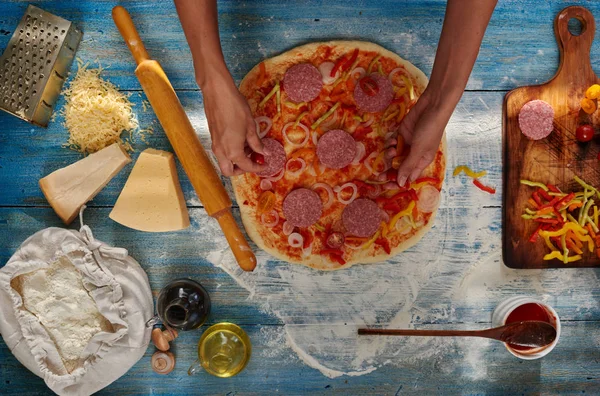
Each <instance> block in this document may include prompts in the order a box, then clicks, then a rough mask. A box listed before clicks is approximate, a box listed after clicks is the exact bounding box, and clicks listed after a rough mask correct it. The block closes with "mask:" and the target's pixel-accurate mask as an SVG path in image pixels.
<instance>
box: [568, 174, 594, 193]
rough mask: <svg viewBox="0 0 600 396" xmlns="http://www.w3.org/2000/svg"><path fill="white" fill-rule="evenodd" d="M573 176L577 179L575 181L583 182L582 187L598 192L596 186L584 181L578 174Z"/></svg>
mask: <svg viewBox="0 0 600 396" xmlns="http://www.w3.org/2000/svg"><path fill="white" fill-rule="evenodd" d="M573 178H574V179H575V181H576V182H577V183H579V184H581V187H583V188H586V189H588V190H592V191H594V192H596V189H595V188H594V187H592V186H590V185H589V184H587V183H586V182H584V181H583V180H581V179H580V178H579V177H578V176H575V177H573Z"/></svg>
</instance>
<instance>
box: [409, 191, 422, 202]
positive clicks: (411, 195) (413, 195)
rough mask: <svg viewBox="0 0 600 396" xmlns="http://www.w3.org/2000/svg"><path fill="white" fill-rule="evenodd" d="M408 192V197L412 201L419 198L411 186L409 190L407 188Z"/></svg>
mask: <svg viewBox="0 0 600 396" xmlns="http://www.w3.org/2000/svg"><path fill="white" fill-rule="evenodd" d="M408 192H409V194H410V198H411V199H412V200H413V201H418V200H419V196H418V195H417V193H416V192H415V190H413V189H412V188H411V189H410V190H408Z"/></svg>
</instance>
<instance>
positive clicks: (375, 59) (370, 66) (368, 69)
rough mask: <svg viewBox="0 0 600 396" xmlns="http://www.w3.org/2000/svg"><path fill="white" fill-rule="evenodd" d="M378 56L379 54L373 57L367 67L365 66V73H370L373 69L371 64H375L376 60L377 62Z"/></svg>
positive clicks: (379, 56)
mask: <svg viewBox="0 0 600 396" xmlns="http://www.w3.org/2000/svg"><path fill="white" fill-rule="evenodd" d="M379 58H381V55H377V56H376V57H375V58H373V60H372V61H371V63H369V67H368V68H367V75H369V74H371V71H372V70H373V66H375V64H376V63H377V62H379Z"/></svg>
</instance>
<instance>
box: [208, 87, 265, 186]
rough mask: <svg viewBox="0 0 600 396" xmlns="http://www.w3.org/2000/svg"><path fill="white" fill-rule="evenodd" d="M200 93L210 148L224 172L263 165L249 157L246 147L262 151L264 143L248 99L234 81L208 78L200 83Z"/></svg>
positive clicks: (251, 169)
mask: <svg viewBox="0 0 600 396" xmlns="http://www.w3.org/2000/svg"><path fill="white" fill-rule="evenodd" d="M202 94H203V96H204V111H205V113H206V119H207V121H208V129H209V131H210V136H211V139H212V150H213V153H214V154H215V156H216V157H217V161H218V162H219V167H220V168H221V172H222V173H223V175H225V176H236V175H240V174H242V173H244V172H254V173H256V172H260V171H261V170H262V166H261V165H259V164H257V163H255V162H253V161H252V160H251V159H250V157H248V155H247V152H246V147H250V149H251V150H252V151H254V152H257V153H261V154H262V151H263V145H262V143H261V141H260V139H259V138H258V134H257V131H256V124H255V122H254V118H252V114H251V113H250V108H249V107H248V103H247V102H246V99H245V98H244V97H243V96H242V94H241V93H240V92H239V91H238V89H237V87H236V86H235V84H234V83H233V81H232V80H231V81H223V80H222V79H219V80H217V79H215V80H212V81H210V82H207V83H205V84H204V86H202Z"/></svg>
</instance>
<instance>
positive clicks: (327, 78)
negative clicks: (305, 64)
mask: <svg viewBox="0 0 600 396" xmlns="http://www.w3.org/2000/svg"><path fill="white" fill-rule="evenodd" d="M334 66H335V64H334V63H333V62H323V63H321V64H320V65H319V71H320V72H321V76H323V84H325V85H329V84H331V83H333V82H334V81H335V80H337V79H338V77H339V76H340V71H339V70H338V71H337V72H336V73H335V76H334V77H331V70H333V67H334Z"/></svg>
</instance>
